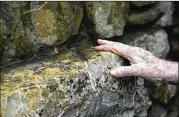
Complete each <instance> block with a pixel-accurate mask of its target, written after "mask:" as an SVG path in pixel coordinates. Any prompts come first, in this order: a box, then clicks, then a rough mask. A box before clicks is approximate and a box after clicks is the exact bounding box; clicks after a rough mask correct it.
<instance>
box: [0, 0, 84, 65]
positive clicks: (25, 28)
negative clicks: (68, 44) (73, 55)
mask: <svg viewBox="0 0 179 117" xmlns="http://www.w3.org/2000/svg"><path fill="white" fill-rule="evenodd" d="M0 10H1V11H2V12H1V17H0V20H1V21H3V22H5V23H4V25H5V27H6V32H5V33H6V35H8V36H6V39H5V41H6V44H4V45H2V46H3V47H1V48H5V49H4V52H3V59H4V60H5V61H6V62H7V61H8V59H12V58H13V59H14V58H15V59H19V58H20V59H21V58H23V59H27V58H28V57H32V56H33V55H34V56H35V55H36V53H38V49H39V48H43V47H46V46H58V45H60V44H62V43H64V42H65V41H67V40H68V39H69V38H70V37H72V36H74V35H77V33H78V29H79V26H80V24H81V21H82V17H83V8H82V7H81V6H80V4H77V3H76V4H74V3H73V2H1V8H0ZM0 46H1V45H0ZM9 61H10V60H9Z"/></svg>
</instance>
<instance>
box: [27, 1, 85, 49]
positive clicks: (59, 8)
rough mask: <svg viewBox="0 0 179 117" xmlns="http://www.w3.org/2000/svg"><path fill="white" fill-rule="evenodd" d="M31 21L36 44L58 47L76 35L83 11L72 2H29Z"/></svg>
mask: <svg viewBox="0 0 179 117" xmlns="http://www.w3.org/2000/svg"><path fill="white" fill-rule="evenodd" d="M30 10H32V11H33V10H34V12H31V11H30V13H31V20H32V24H33V26H34V32H35V36H36V38H37V39H36V40H35V41H36V42H37V43H40V44H47V45H59V44H62V43H63V42H65V41H66V40H68V39H69V38H70V37H72V36H73V35H76V34H77V33H78V29H79V26H80V23H81V21H82V18H83V9H82V7H80V5H78V4H73V3H72V2H44V3H39V2H31V4H30Z"/></svg>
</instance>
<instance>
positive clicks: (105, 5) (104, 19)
mask: <svg viewBox="0 0 179 117" xmlns="http://www.w3.org/2000/svg"><path fill="white" fill-rule="evenodd" d="M85 5H86V12H87V18H88V20H89V21H90V22H89V23H88V25H89V28H92V31H93V32H94V33H96V34H97V35H98V37H99V38H110V37H113V36H121V35H122V34H123V31H124V27H125V25H126V19H127V17H128V10H129V3H128V2H106V1H105V2H86V3H85Z"/></svg>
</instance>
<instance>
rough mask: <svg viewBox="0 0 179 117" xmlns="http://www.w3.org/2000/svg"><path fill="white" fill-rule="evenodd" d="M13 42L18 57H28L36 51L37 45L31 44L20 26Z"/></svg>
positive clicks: (15, 31) (14, 34)
mask: <svg viewBox="0 0 179 117" xmlns="http://www.w3.org/2000/svg"><path fill="white" fill-rule="evenodd" d="M13 40H14V42H13V43H14V45H15V51H16V55H17V56H21V55H27V54H30V53H32V52H34V51H35V45H33V44H32V43H31V42H29V40H28V38H27V37H26V35H25V32H24V29H23V28H22V27H21V26H19V27H17V28H16V29H15V30H14V32H13Z"/></svg>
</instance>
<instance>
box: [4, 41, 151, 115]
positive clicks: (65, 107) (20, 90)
mask: <svg viewBox="0 0 179 117" xmlns="http://www.w3.org/2000/svg"><path fill="white" fill-rule="evenodd" d="M122 61H123V60H122V59H121V58H119V57H118V56H117V55H115V54H112V53H107V52H100V53H99V52H95V51H94V49H93V48H90V45H88V44H87V45H85V44H83V45H82V46H79V47H77V48H75V49H74V48H73V50H67V51H66V52H64V53H61V54H60V55H59V56H57V57H55V58H53V59H50V60H46V61H39V62H34V63H31V64H27V65H23V66H19V67H16V68H15V69H11V70H10V71H9V70H8V69H7V72H4V75H3V79H4V80H3V84H2V86H1V95H2V98H1V102H2V103H1V104H2V105H1V107H2V108H1V109H2V110H1V112H2V114H3V115H4V116H7V117H10V116H21V115H26V116H42V117H49V116H50V117H52V116H53V117H56V116H62V117H77V116H80V117H88V116H89V117H91V116H93V117H98V116H105V117H108V116H110V117H114V116H116V117H118V116H129V117H133V116H134V115H135V116H138V115H142V116H143V117H145V116H146V115H147V109H148V107H149V106H150V105H151V102H150V100H149V98H148V96H147V92H146V89H145V88H144V86H143V80H142V79H137V78H132V79H131V78H124V79H123V78H121V79H114V78H112V77H111V76H110V75H109V74H108V70H109V69H110V68H113V67H118V66H120V65H121V64H123V62H122Z"/></svg>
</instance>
